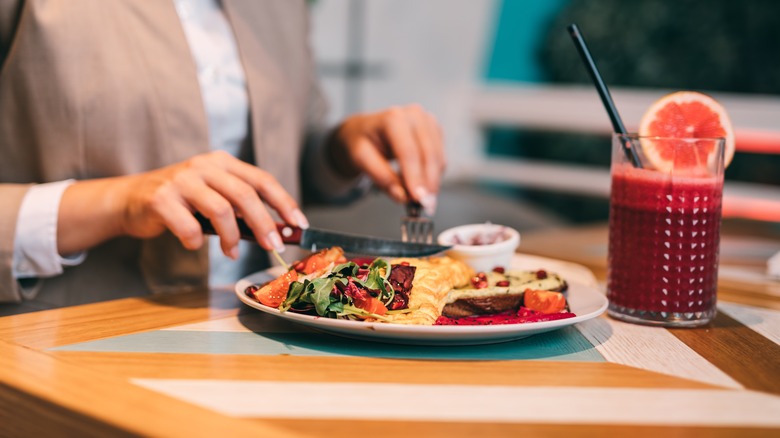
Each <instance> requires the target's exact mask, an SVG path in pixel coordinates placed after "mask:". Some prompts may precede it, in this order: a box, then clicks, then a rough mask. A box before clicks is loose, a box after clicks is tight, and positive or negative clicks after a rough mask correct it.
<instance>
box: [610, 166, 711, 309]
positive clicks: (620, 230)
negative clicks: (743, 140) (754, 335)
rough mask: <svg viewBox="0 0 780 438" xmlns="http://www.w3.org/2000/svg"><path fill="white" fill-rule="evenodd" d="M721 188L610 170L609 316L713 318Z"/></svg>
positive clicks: (691, 180)
mask: <svg viewBox="0 0 780 438" xmlns="http://www.w3.org/2000/svg"><path fill="white" fill-rule="evenodd" d="M722 189H723V182H722V180H719V179H717V178H714V177H713V178H694V177H690V178H685V177H678V176H675V177H674V180H672V177H670V176H668V175H663V174H661V173H659V172H653V171H649V170H643V169H634V168H631V167H629V166H619V167H617V168H615V169H613V171H612V195H611V205H610V217H609V235H610V237H609V266H610V268H609V275H608V283H607V294H608V298H609V301H610V304H609V312H610V314H611V315H613V316H615V317H618V318H622V319H631V318H632V316H636V317H638V318H641V319H643V320H645V321H644V322H649V323H652V322H653V321H657V322H659V323H663V322H665V321H670V320H671V321H685V320H705V322H706V320H707V319H709V318H711V317H712V316H714V314H715V292H716V287H717V277H718V248H719V237H720V221H721V199H722V193H723V190H722ZM626 316H627V317H628V318H625V317H626Z"/></svg>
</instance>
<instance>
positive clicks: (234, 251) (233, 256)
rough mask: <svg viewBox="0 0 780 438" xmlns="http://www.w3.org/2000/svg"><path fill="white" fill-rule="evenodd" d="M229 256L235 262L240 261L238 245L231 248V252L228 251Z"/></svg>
mask: <svg viewBox="0 0 780 438" xmlns="http://www.w3.org/2000/svg"><path fill="white" fill-rule="evenodd" d="M227 256H228V257H230V258H231V259H233V260H238V256H239V251H238V245H236V246H234V247H232V248H230V250H228V254H227Z"/></svg>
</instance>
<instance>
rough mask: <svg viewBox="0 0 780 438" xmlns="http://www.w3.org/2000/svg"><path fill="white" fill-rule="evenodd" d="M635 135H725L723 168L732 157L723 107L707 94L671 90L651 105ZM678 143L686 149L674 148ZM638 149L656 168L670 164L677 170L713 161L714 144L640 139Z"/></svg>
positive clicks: (664, 168)
mask: <svg viewBox="0 0 780 438" xmlns="http://www.w3.org/2000/svg"><path fill="white" fill-rule="evenodd" d="M639 135H640V136H642V137H664V138H686V139H687V138H691V139H694V138H701V139H713V138H725V139H726V144H725V146H724V161H723V165H724V168H725V167H726V166H728V165H729V163H730V162H731V159H732V158H733V157H734V129H733V128H732V126H731V120H730V119H729V116H728V114H726V110H725V109H724V108H723V106H722V105H721V104H720V103H718V102H717V101H716V100H715V99H713V98H711V97H710V96H707V95H706V94H702V93H697V92H694V91H679V92H677V93H672V94H669V95H666V96H664V97H662V98H661V99H659V100H658V101H657V102H655V103H654V104H652V105H651V106H650V108H648V109H647V112H645V115H644V116H642V121H641V122H640V123H639ZM679 143H686V144H688V145H690V148H685V149H679V148H678V149H676V148H677V147H678V144H679ZM642 150H643V152H644V155H645V157H646V158H647V159H648V160H649V161H650V163H652V164H653V166H655V168H656V169H658V170H660V171H663V172H668V171H669V170H671V168H672V166H676V168H678V169H679V168H681V167H690V168H691V169H695V168H697V167H698V168H705V166H706V165H707V163H712V162H713V160H714V153H715V143H714V142H712V141H700V142H695V141H684V142H675V141H672V140H660V139H659V140H654V139H651V140H648V139H643V141H642ZM675 150H677V151H678V152H677V153H675ZM683 151H684V152H685V153H682V152H683Z"/></svg>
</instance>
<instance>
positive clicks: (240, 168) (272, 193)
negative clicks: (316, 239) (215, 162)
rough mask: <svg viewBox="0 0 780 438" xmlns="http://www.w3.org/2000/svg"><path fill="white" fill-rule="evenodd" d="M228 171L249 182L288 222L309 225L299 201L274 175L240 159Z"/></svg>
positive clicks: (305, 226)
mask: <svg viewBox="0 0 780 438" xmlns="http://www.w3.org/2000/svg"><path fill="white" fill-rule="evenodd" d="M228 171H229V172H231V173H232V174H233V175H235V176H237V177H238V178H240V179H241V180H243V181H245V182H246V183H247V184H249V185H250V186H251V187H252V189H253V190H254V191H255V192H256V193H257V194H258V195H259V197H260V198H261V199H262V200H264V201H265V202H266V203H267V204H268V205H269V206H271V208H273V209H274V210H276V211H277V212H278V213H279V216H281V218H282V219H283V220H284V221H285V222H286V223H288V224H290V225H295V226H298V227H300V228H304V229H305V228H308V227H309V220H308V219H307V218H306V216H305V215H304V214H303V212H302V211H301V209H300V207H299V206H298V203H297V202H296V201H295V199H294V198H293V197H292V196H290V194H289V193H287V190H285V189H284V187H282V185H281V184H280V183H279V181H278V180H277V179H276V178H274V176H273V175H271V174H270V173H268V172H266V171H264V170H262V169H259V168H257V167H256V166H253V165H251V164H249V163H245V162H243V161H238V160H237V161H236V162H235V163H231V165H230V166H229V167H228ZM275 229H276V228H275V226H274V230H275Z"/></svg>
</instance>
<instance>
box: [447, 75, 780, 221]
mask: <svg viewBox="0 0 780 438" xmlns="http://www.w3.org/2000/svg"><path fill="white" fill-rule="evenodd" d="M669 92H670V90H637V89H614V90H612V91H611V93H612V97H613V98H614V100H615V104H616V106H617V108H618V110H619V111H620V113H621V117H622V118H623V121H624V123H625V125H626V127H627V129H628V130H629V131H632V130H635V129H636V125H637V124H638V123H639V120H640V118H641V117H642V114H644V111H645V110H646V109H647V108H648V107H649V106H650V105H651V104H652V103H653V102H654V101H655V100H657V99H658V98H660V97H662V96H663V95H665V94H667V93H669ZM712 96H713V97H715V98H716V99H717V100H718V101H720V102H721V103H722V104H723V105H724V106H725V107H726V109H727V111H728V112H729V116H730V117H731V119H732V123H733V124H734V127H735V135H736V140H737V150H739V151H743V152H755V153H767V154H780V97H769V96H747V95H735V94H723V93H712ZM472 108H473V111H472V115H473V120H474V121H475V123H476V124H477V125H479V126H490V125H513V126H518V127H525V128H529V129H534V130H544V131H557V132H582V133H588V134H604V135H608V134H609V133H610V132H611V129H612V127H611V125H610V122H609V119H608V117H607V115H606V113H605V111H604V107H603V106H602V104H601V101H600V100H599V98H598V96H597V94H596V92H595V90H594V89H593V88H589V87H580V86H565V87H564V86H555V87H552V86H533V87H523V86H517V85H511V86H510V85H492V86H485V87H483V88H481V89H479V91H478V92H477V93H476V95H475V96H474V99H473V106H472ZM606 147H609V146H606ZM462 172H464V173H466V175H464V176H467V177H468V178H473V179H478V180H483V181H494V182H502V183H506V184H512V185H518V186H523V187H533V188H538V189H545V190H553V191H561V192H566V193H574V194H583V195H590V196H599V197H606V196H608V195H609V173H608V171H607V170H606V169H598V168H593V167H586V166H577V165H571V164H564V163H554V162H549V161H534V160H525V159H495V158H486V159H484V160H482V161H480V162H477V163H472V164H471V165H469V166H468V168H465V169H462ZM778 173H780V169H778ZM723 211H724V216H732V217H747V218H753V219H760V220H770V221H777V222H780V188H778V187H776V186H769V185H762V184H752V183H740V182H734V181H728V182H727V183H726V186H725V188H724V201H723Z"/></svg>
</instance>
